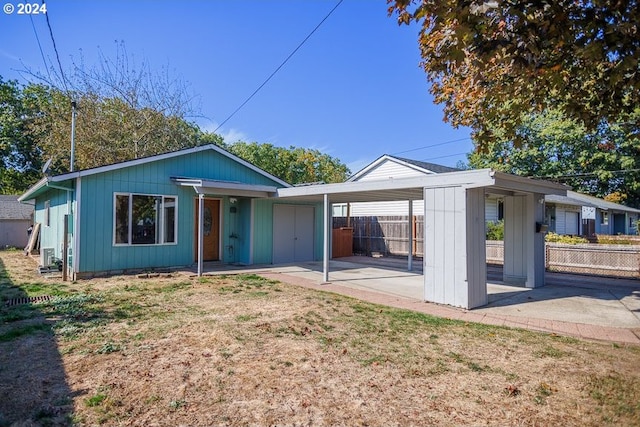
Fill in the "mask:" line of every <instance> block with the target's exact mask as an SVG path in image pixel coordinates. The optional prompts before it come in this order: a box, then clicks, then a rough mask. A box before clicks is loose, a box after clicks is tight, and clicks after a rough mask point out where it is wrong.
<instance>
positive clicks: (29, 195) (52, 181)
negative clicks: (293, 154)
mask: <svg viewBox="0 0 640 427" xmlns="http://www.w3.org/2000/svg"><path fill="white" fill-rule="evenodd" d="M208 150H212V151H215V152H217V153H219V154H222V155H223V156H225V157H228V158H229V159H231V160H233V161H234V162H237V163H239V164H241V165H243V166H245V167H247V168H249V169H251V170H253V171H254V172H257V173H259V174H260V175H263V176H265V177H266V178H269V179H270V180H272V181H275V182H277V183H278V184H280V185H282V186H283V187H291V184H288V183H286V182H284V181H283V180H281V179H280V178H278V177H275V176H273V175H271V174H270V173H268V172H265V171H263V170H262V169H260V168H259V167H257V166H255V165H253V164H251V163H249V162H247V161H246V160H243V159H241V158H240V157H238V156H236V155H234V154H231V153H230V152H228V151H227V150H224V149H223V148H221V147H218V146H217V145H214V144H208V145H201V146H198V147H193V148H186V149H184V150H178V151H170V152H168V153H162V154H155V155H153V156H148V157H141V158H139V159H133V160H126V161H124V162H120V163H114V164H111V165H105V166H98V167H95V168H91V169H84V170H80V171H75V172H68V173H65V174H62V175H56V176H52V177H44V178H42V179H41V180H40V181H38V182H37V183H36V184H34V185H33V186H32V187H31V188H29V189H28V190H27V191H26V192H25V193H24V194H23V195H21V196H20V197H19V198H18V200H20V201H25V200H30V199H33V198H34V197H35V196H37V195H38V194H40V193H41V192H42V191H43V189H44V188H45V187H52V188H56V183H62V182H64V181H68V180H71V179H75V178H80V177H84V176H90V175H96V174H99V173H104V172H109V171H114V170H118V169H123V168H127V167H131V166H138V165H143V164H146V163H151V162H157V161H159V160H165V159H171V158H174V157H179V156H185V155H188V154H193V153H199V152H203V151H208ZM57 188H61V187H60V186H59V185H58V187H57ZM63 189H65V190H69V191H73V190H72V189H71V188H63Z"/></svg>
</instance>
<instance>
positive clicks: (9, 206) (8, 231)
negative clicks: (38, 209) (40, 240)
mask: <svg viewBox="0 0 640 427" xmlns="http://www.w3.org/2000/svg"><path fill="white" fill-rule="evenodd" d="M32 224H33V205H32V204H23V203H20V202H19V201H18V196H10V195H0V248H6V247H14V248H24V247H25V246H26V245H27V241H28V240H29V235H28V233H27V230H28V229H29V227H31V225H32Z"/></svg>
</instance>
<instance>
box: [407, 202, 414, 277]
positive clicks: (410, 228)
mask: <svg viewBox="0 0 640 427" xmlns="http://www.w3.org/2000/svg"><path fill="white" fill-rule="evenodd" d="M407 270H409V271H411V270H413V200H409V258H408V265H407Z"/></svg>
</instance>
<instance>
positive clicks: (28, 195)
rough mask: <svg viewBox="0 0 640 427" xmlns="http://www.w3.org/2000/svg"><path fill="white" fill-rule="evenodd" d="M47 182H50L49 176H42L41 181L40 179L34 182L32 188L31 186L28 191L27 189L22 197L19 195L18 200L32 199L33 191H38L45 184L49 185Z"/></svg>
mask: <svg viewBox="0 0 640 427" xmlns="http://www.w3.org/2000/svg"><path fill="white" fill-rule="evenodd" d="M47 182H48V179H47V177H44V178H42V179H41V180H40V181H38V182H36V183H35V184H33V185H32V186H31V188H29V189H28V190H27V191H25V192H24V193H23V194H22V195H21V196H20V197H18V201H19V202H20V203H22V202H24V201H25V200H30V199H31V195H32V194H33V193H35V192H36V191H38V190H40V189H41V188H42V187H44V186H45V185H47Z"/></svg>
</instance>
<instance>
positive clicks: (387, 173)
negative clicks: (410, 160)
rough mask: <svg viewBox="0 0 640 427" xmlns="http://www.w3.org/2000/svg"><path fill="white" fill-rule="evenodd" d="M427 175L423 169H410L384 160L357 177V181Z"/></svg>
mask: <svg viewBox="0 0 640 427" xmlns="http://www.w3.org/2000/svg"><path fill="white" fill-rule="evenodd" d="M425 175H427V174H426V173H425V172H424V171H419V170H416V169H412V168H410V167H408V166H406V165H402V164H399V163H397V162H392V161H389V160H387V161H385V162H382V163H381V164H380V165H378V166H377V167H375V168H374V169H372V170H370V171H369V172H367V173H366V174H364V175H362V176H361V177H359V178H358V181H380V180H386V179H390V178H393V179H399V178H414V177H420V176H425Z"/></svg>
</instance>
